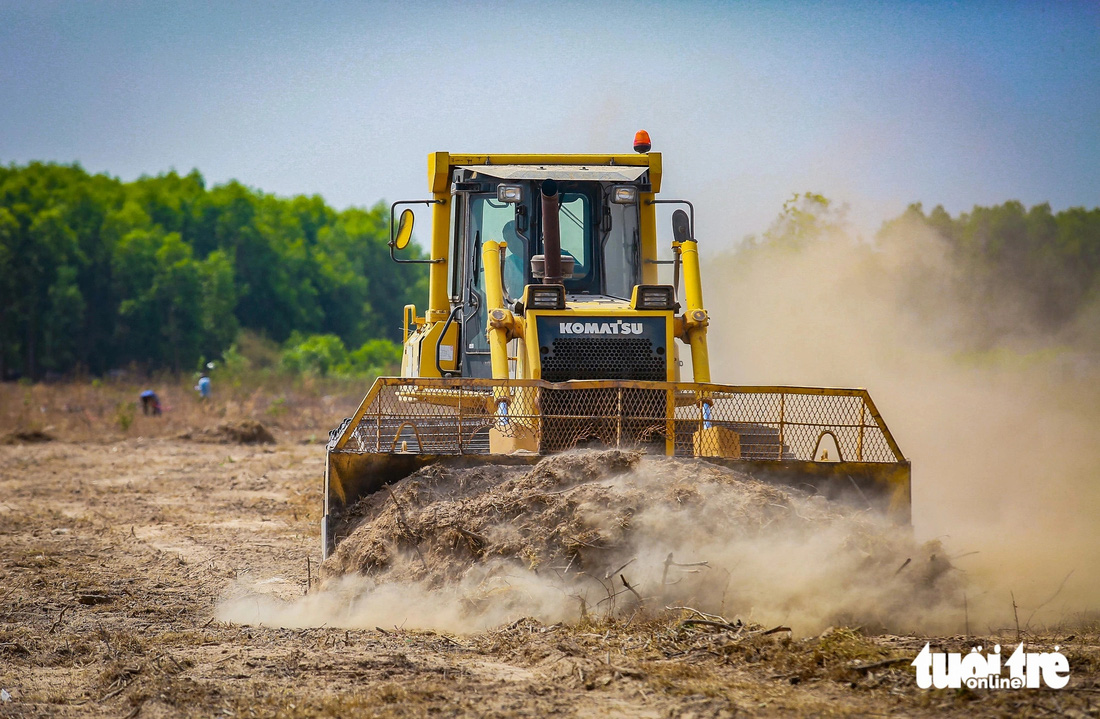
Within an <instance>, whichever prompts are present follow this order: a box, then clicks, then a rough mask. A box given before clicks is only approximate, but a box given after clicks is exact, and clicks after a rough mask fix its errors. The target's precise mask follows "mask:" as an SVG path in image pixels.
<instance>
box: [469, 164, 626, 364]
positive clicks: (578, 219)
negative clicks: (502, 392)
mask: <svg viewBox="0 0 1100 719" xmlns="http://www.w3.org/2000/svg"><path fill="white" fill-rule="evenodd" d="M491 173H498V174H509V175H510V176H509V177H508V178H501V177H495V176H493V174H491ZM524 174H528V175H530V174H533V173H521V172H518V171H516V170H515V169H514V168H511V169H510V171H509V168H505V169H503V170H502V169H496V168H493V167H492V166H490V167H488V168H479V169H469V168H462V169H458V170H455V171H454V175H453V181H452V184H451V227H452V228H453V229H452V232H453V236H452V244H451V248H450V256H451V257H452V258H455V259H456V260H458V261H455V262H454V263H453V264H452V267H451V273H450V277H449V283H448V290H449V292H448V294H449V296H450V303H451V307H452V311H456V312H457V315H456V319H455V321H456V322H458V323H459V324H460V325H461V336H462V340H461V344H460V345H459V347H460V348H461V350H460V351H461V356H462V360H461V370H460V372H461V375H462V376H464V377H491V376H492V368H491V362H490V352H489V343H488V339H487V336H486V332H487V330H488V310H489V307H488V301H487V296H486V271H487V270H488V271H490V272H494V271H496V269H495V268H487V267H486V265H485V263H484V262H483V259H482V254H483V252H482V250H483V245H484V243H485V242H487V241H495V242H498V243H502V245H503V249H502V251H501V255H502V257H501V270H500V272H501V278H502V289H503V297H504V301H505V304H506V305H507V306H509V307H515V306H516V304H517V303H519V302H521V301H522V298H523V294H524V288H525V287H526V286H527V285H529V284H532V283H539V282H542V280H543V279H544V275H543V273H542V271H541V270H540V267H541V262H542V260H540V258H544V257H545V252H546V248H545V242H544V237H543V227H544V225H545V222H544V217H543V213H544V212H545V211H547V210H548V208H547V207H546V205H547V204H553V205H555V206H556V208H555V210H556V213H557V219H558V222H557V225H558V228H559V241H560V253H561V256H562V259H563V262H564V263H565V265H566V266H567V267H568V268H569V271H568V272H567V273H564V276H563V277H562V285H563V286H564V288H565V292H566V296H567V298H570V297H577V298H583V299H585V300H593V301H598V300H604V301H615V300H618V301H619V302H621V303H626V302H629V300H630V293H631V290H632V289H633V287H634V286H635V285H636V284H638V283H639V282H640V280H641V264H642V258H641V246H640V235H639V209H638V202H637V188H638V185H637V184H631V183H623V182H622V181H621V180H620V181H617V182H616V181H614V180H599V179H574V180H561V181H555V180H553V179H550V178H549V177H548V175H550V174H563V173H551V172H547V171H546V170H543V171H542V172H541V173H538V175H537V176H536V177H529V176H528V177H523V175H524ZM572 174H574V175H575V176H580V177H582V178H583V177H584V175H585V174H591V175H593V176H598V175H600V174H601V173H598V172H596V171H587V172H586V171H585V170H576V171H573V173H572ZM516 175H520V177H519V178H517V177H516ZM539 176H541V177H542V179H539ZM548 179H549V180H550V182H552V183H554V187H553V188H549V187H546V183H547V180H548ZM549 189H553V190H554V195H555V196H556V198H557V199H556V201H555V202H553V203H543V202H542V201H541V198H542V197H543V196H544V195H545V194H546V193H545V191H546V190H549ZM624 198H625V199H624ZM513 376H514V375H513Z"/></svg>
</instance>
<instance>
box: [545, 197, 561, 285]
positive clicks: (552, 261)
mask: <svg viewBox="0 0 1100 719" xmlns="http://www.w3.org/2000/svg"><path fill="white" fill-rule="evenodd" d="M541 189H542V254H543V257H544V260H543V262H545V265H544V266H545V275H544V276H543V278H542V283H543V284H544V285H560V284H562V276H561V229H560V228H559V227H558V183H556V182H554V181H553V180H545V181H544V182H543V183H542V188H541Z"/></svg>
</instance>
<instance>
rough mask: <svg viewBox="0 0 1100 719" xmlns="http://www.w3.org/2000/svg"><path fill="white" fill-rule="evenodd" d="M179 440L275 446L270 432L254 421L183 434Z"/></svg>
mask: <svg viewBox="0 0 1100 719" xmlns="http://www.w3.org/2000/svg"><path fill="white" fill-rule="evenodd" d="M179 438H180V439H189V440H191V441H193V442H205V443H210V444H275V438H274V437H273V436H272V435H271V432H269V431H268V430H267V427H264V426H263V425H262V424H260V423H259V422H257V421H256V420H254V419H242V420H238V421H236V422H224V423H222V424H219V425H217V426H215V427H207V428H205V429H201V430H197V431H194V432H185V433H184V434H181V435H180V436H179Z"/></svg>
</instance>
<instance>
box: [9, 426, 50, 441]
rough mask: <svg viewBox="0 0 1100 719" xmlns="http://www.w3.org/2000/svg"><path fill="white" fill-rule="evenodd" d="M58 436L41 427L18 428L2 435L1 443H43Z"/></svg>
mask: <svg viewBox="0 0 1100 719" xmlns="http://www.w3.org/2000/svg"><path fill="white" fill-rule="evenodd" d="M55 439H56V438H55V437H54V436H53V435H52V434H49V433H48V432H44V431H42V430H40V429H17V430H14V431H12V432H8V433H7V434H5V435H3V436H0V444H41V443H43V442H53V441H54V440H55Z"/></svg>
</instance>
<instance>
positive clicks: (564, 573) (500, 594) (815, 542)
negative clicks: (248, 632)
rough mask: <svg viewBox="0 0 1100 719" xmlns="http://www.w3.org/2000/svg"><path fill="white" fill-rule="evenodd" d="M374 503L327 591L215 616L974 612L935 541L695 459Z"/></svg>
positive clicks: (449, 621)
mask: <svg viewBox="0 0 1100 719" xmlns="http://www.w3.org/2000/svg"><path fill="white" fill-rule="evenodd" d="M365 505H366V506H364V507H362V508H361V509H362V511H363V516H364V520H365V521H364V522H363V523H362V524H361V525H360V526H359V528H358V529H357V530H356V531H355V532H354V533H353V534H351V535H350V536H349V537H348V538H347V539H345V540H344V541H343V542H342V543H341V544H340V545H339V547H338V548H337V551H336V553H335V554H334V556H333V557H331V558H330V559H329V561H328V562H327V563H326V566H325V569H326V573H327V574H328V575H329V578H328V580H327V582H326V585H325V586H324V588H323V589H322V590H321V591H316V592H313V593H311V594H310V595H308V596H306V597H303V598H299V599H296V600H293V601H285V600H282V599H278V598H275V597H271V596H265V595H264V594H263V593H262V592H261V591H258V590H257V588H255V587H250V586H247V585H242V586H239V587H238V588H237V590H236V594H235V596H233V597H229V598H227V599H226V600H225V601H224V602H223V603H222V605H221V607H220V610H219V618H221V619H223V620H226V621H234V622H241V623H259V624H273V625H278V626H317V625H319V624H326V625H328V626H341V627H367V628H372V627H375V626H382V627H383V628H387V627H390V626H393V625H396V626H402V627H410V628H411V627H416V628H421V629H436V630H446V631H451V632H473V631H477V630H481V629H486V628H490V627H494V626H499V625H501V624H503V623H505V622H508V621H511V620H514V619H517V618H520V617H525V616H532V617H535V618H537V619H539V620H541V621H544V622H557V621H576V620H578V619H580V618H582V617H584V616H594V617H603V616H613V615H618V616H623V615H628V614H632V613H634V612H636V611H647V610H661V609H663V608H664V607H668V606H691V607H693V608H695V609H698V610H701V611H704V612H708V613H713V614H717V615H721V616H724V617H728V618H729V619H731V620H732V619H734V618H738V619H741V620H743V621H746V622H748V621H751V622H756V623H759V624H768V625H772V626H774V625H786V626H789V627H791V629H792V630H793V631H794V632H795V633H796V634H797V635H804V634H812V633H816V632H820V631H821V630H823V629H825V628H826V627H828V626H830V625H841V624H859V625H862V626H865V627H876V628H882V629H890V630H895V631H906V630H917V629H922V628H929V627H935V628H937V629H941V630H944V631H948V630H949V629H951V627H949V626H947V625H946V624H945V623H944V622H943V621H942V617H943V616H945V615H948V614H950V612H949V611H948V608H950V607H954V606H961V602H962V595H961V591H962V582H961V578H960V576H959V574H958V573H957V572H956V571H954V570H953V569H952V568H951V565H950V562H949V561H947V559H946V557H945V556H944V554H943V550H942V548H941V547H940V546H939V545H938V543H936V542H931V543H927V544H924V545H918V544H917V543H916V542H914V541H913V540H912V538H911V537H910V536H909V534H908V533H906V532H898V531H897V529H896V527H894V526H892V525H890V524H888V523H886V522H884V521H883V520H882V519H881V518H878V517H876V516H874V515H872V514H870V513H868V512H864V511H859V510H856V509H853V508H850V507H847V506H844V505H839V504H836V503H830V502H828V501H826V500H824V499H823V498H822V497H820V496H811V495H809V494H805V493H803V492H801V491H799V490H796V489H785V488H780V487H777V486H773V485H769V484H765V483H763V482H759V481H757V480H755V479H752V478H750V477H748V476H746V475H743V474H740V473H738V472H736V471H733V470H730V469H726V468H721V467H716V466H714V465H711V464H709V463H705V462H699V461H694V460H667V459H662V458H654V457H648V456H645V455H643V454H641V453H638V452H621V451H616V450H610V451H603V452H598V451H586V452H572V453H566V454H562V455H556V456H552V457H548V458H547V459H544V460H542V461H541V462H540V463H539V464H538V465H536V466H534V467H533V468H529V467H488V468H478V469H469V468H450V467H432V468H427V469H425V470H421V471H420V472H418V473H417V474H415V475H413V476H411V477H409V478H406V479H405V480H402V481H401V482H399V483H397V484H396V485H394V487H393V491H392V494H389V493H382V494H378V495H374V496H372V497H371V498H369V499H368V500H367V501H366V503H365Z"/></svg>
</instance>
